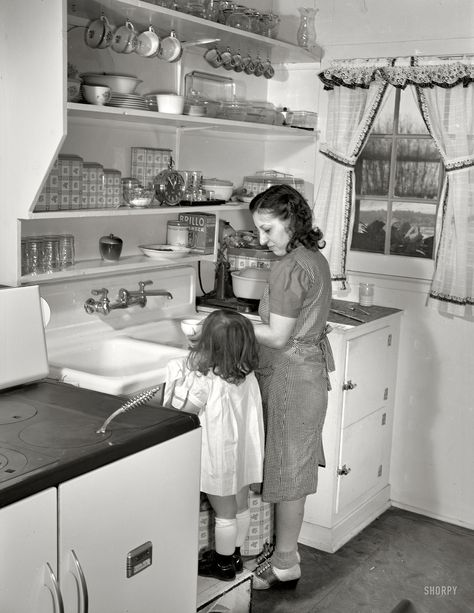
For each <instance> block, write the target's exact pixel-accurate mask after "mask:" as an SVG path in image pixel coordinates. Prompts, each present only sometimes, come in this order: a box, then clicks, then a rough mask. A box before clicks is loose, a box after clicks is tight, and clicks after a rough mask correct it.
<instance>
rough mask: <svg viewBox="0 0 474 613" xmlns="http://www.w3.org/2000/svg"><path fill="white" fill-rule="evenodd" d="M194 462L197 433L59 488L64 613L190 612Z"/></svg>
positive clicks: (196, 504)
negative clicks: (84, 612)
mask: <svg viewBox="0 0 474 613" xmlns="http://www.w3.org/2000/svg"><path fill="white" fill-rule="evenodd" d="M200 457H201V431H200V429H196V430H193V431H191V432H188V433H186V434H184V435H182V436H178V437H175V438H173V439H171V440H168V441H166V442H164V443H161V444H159V445H156V446H155V447H151V448H149V449H145V450H143V451H140V452H138V453H135V454H133V455H131V456H129V457H127V458H124V459H122V460H119V461H117V462H113V463H112V464H109V465H107V466H104V467H102V468H100V469H97V470H94V471H91V472H90V473H87V474H85V475H82V476H81V477H78V478H76V479H72V480H70V481H68V482H65V483H63V484H62V485H60V487H59V552H60V553H59V556H60V557H59V559H60V562H59V564H60V569H59V572H60V582H61V590H62V592H63V597H64V608H65V612H66V613H78V612H80V611H82V610H84V602H85V600H86V595H87V598H88V606H89V609H88V613H104V612H105V611H111V612H112V611H113V612H114V613H121V612H123V613H125V612H127V613H152V612H153V613H156V611H158V610H159V611H170V612H171V611H179V612H180V613H188V612H189V613H191V612H193V613H194V612H195V611H196V586H197V560H198V522H199V486H200ZM81 607H82V608H81Z"/></svg>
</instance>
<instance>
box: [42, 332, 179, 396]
mask: <svg viewBox="0 0 474 613" xmlns="http://www.w3.org/2000/svg"><path fill="white" fill-rule="evenodd" d="M186 354H187V350H186V349H184V348H179V347H173V346H171V345H165V344H161V343H150V342H146V341H143V340H137V339H134V338H129V337H115V338H107V339H103V340H91V341H89V342H87V343H84V344H80V345H76V346H72V347H66V348H57V349H56V350H55V351H54V352H53V353H49V355H48V359H49V365H50V376H51V377H53V378H55V379H60V380H61V381H64V382H65V383H70V384H72V385H76V386H77V387H85V388H87V389H91V390H96V391H98V392H104V393H107V394H113V395H122V394H133V393H136V392H138V391H141V390H144V389H147V388H150V387H153V386H155V385H158V384H160V383H164V381H165V376H166V366H167V364H168V362H169V360H171V359H173V358H176V357H180V356H184V355H186Z"/></svg>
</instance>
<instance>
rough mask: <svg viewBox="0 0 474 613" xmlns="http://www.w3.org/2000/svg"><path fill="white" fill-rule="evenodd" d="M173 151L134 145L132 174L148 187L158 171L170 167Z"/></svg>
mask: <svg viewBox="0 0 474 613" xmlns="http://www.w3.org/2000/svg"><path fill="white" fill-rule="evenodd" d="M171 153H172V151H171V149H153V148H151V147H132V163H131V176H132V177H133V178H134V179H137V181H138V182H139V183H140V185H143V186H145V187H146V186H147V185H148V184H149V183H152V182H153V180H154V178H155V177H156V175H157V174H158V173H160V172H161V171H162V170H166V169H167V168H168V167H169V163H170V158H171Z"/></svg>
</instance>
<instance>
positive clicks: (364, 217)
mask: <svg viewBox="0 0 474 613" xmlns="http://www.w3.org/2000/svg"><path fill="white" fill-rule="evenodd" d="M386 223H387V203H386V202H385V201H383V200H357V201H356V213H355V219H354V230H353V233H352V244H351V249H355V250H356V251H373V252H375V253H383V252H384V245H385V229H384V228H385V225H386Z"/></svg>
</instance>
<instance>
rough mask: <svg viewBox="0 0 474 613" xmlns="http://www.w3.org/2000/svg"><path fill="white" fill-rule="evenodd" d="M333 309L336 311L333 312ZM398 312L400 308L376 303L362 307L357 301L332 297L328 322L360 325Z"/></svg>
mask: <svg viewBox="0 0 474 613" xmlns="http://www.w3.org/2000/svg"><path fill="white" fill-rule="evenodd" d="M334 311H338V312H336V313H335V312H334ZM400 312H401V309H394V308H392V307H384V306H379V305H376V304H374V305H372V306H370V307H366V306H364V307H362V306H360V305H359V303H358V302H351V301H349V300H337V299H336V298H333V299H332V301H331V312H330V313H329V323H330V322H334V323H336V324H349V325H351V326H361V325H363V324H366V323H370V322H371V321H375V320H376V319H381V318H382V317H387V316H389V315H393V314H394V313H400ZM358 320H360V321H358Z"/></svg>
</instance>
